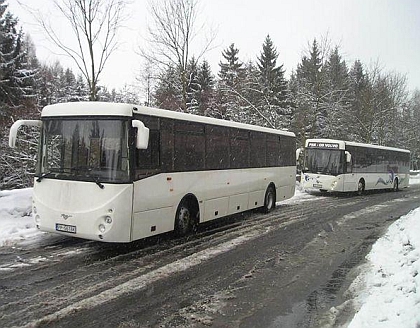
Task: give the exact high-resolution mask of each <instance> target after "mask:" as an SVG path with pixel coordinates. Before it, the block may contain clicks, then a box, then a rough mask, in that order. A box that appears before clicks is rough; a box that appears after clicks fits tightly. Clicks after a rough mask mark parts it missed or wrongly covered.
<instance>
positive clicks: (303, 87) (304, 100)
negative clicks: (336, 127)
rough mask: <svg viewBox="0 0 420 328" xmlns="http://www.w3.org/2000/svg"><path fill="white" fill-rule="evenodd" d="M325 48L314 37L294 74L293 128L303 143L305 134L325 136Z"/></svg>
mask: <svg viewBox="0 0 420 328" xmlns="http://www.w3.org/2000/svg"><path fill="white" fill-rule="evenodd" d="M324 52H325V51H324V50H323V49H321V48H320V47H319V45H318V42H317V41H316V40H314V41H313V43H312V45H311V46H310V49H309V51H308V55H304V56H303V57H302V60H301V62H300V63H299V64H298V67H297V69H296V72H294V73H293V74H292V76H291V81H290V89H291V90H292V91H293V95H292V102H293V106H294V113H293V119H292V128H293V130H294V131H295V133H296V135H297V136H298V143H299V144H303V143H304V141H305V139H306V138H311V137H324V136H325V133H326V132H327V131H326V130H325V128H326V124H327V121H326V115H327V113H326V111H325V108H324V107H323V103H322V102H323V100H324V96H325V94H326V93H327V90H326V79H325V72H324V71H323V70H322V68H323V65H324V56H323V54H324Z"/></svg>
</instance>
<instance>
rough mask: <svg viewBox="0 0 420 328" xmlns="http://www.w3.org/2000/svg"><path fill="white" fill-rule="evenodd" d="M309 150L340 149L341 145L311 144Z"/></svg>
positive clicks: (328, 143)
mask: <svg viewBox="0 0 420 328" xmlns="http://www.w3.org/2000/svg"><path fill="white" fill-rule="evenodd" d="M308 148H328V149H339V145H338V143H330V142H309V143H308Z"/></svg>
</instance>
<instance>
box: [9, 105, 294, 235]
mask: <svg viewBox="0 0 420 328" xmlns="http://www.w3.org/2000/svg"><path fill="white" fill-rule="evenodd" d="M22 125H35V126H39V127H40V128H41V134H40V141H39V155H38V164H37V170H36V177H35V179H34V193H33V216H34V219H35V222H36V226H37V227H38V228H39V229H40V230H42V231H49V232H56V233H61V234H66V235H70V236H76V237H80V238H86V239H91V240H100V241H107V242H130V241H133V240H137V239H140V238H145V237H148V236H152V235H156V234H160V233H164V232H168V231H172V230H175V231H176V232H177V234H178V235H184V234H186V233H188V232H190V231H191V230H192V228H193V226H195V225H196V224H198V223H200V222H205V221H209V220H213V219H216V218H221V217H224V216H227V215H230V214H234V213H238V212H242V211H246V210H250V209H254V208H262V209H264V210H265V211H267V212H268V211H270V210H271V209H273V208H274V207H275V202H276V201H280V200H284V199H287V198H289V197H292V196H293V195H294V190H295V172H296V157H295V156H296V154H295V149H296V143H295V135H294V134H293V133H291V132H286V131H279V130H275V129H269V128H263V127H258V126H252V125H247V124H240V123H235V122H231V121H225V120H219V119H214V118H208V117H201V116H195V115H191V114H184V113H177V112H173V111H167V110H162V109H154V108H148V107H143V106H134V105H128V104H113V103H100V102H75V103H64V104H56V105H50V106H46V107H45V108H44V109H43V110H42V113H41V119H40V120H39V121H37V120H31V121H25V120H19V121H17V122H15V123H14V124H13V126H12V127H11V129H10V137H9V143H10V146H11V147H14V145H15V142H16V138H17V131H18V129H19V127H20V126H22Z"/></svg>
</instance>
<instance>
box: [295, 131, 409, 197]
mask: <svg viewBox="0 0 420 328" xmlns="http://www.w3.org/2000/svg"><path fill="white" fill-rule="evenodd" d="M302 150H303V151H304V152H303V154H304V156H303V167H302V173H301V185H302V187H303V188H304V189H305V190H320V191H324V192H351V191H356V192H358V193H359V194H362V193H363V192H364V191H365V190H373V189H394V190H395V191H397V190H398V189H399V188H405V187H407V186H408V183H409V176H410V152H409V151H408V150H405V149H399V148H392V147H384V146H377V145H370V144H362V143H356V142H349V141H343V140H332V139H307V140H306V143H305V148H304V149H302ZM300 153H301V149H298V151H297V157H299V156H300Z"/></svg>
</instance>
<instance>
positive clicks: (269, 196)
mask: <svg viewBox="0 0 420 328" xmlns="http://www.w3.org/2000/svg"><path fill="white" fill-rule="evenodd" d="M275 207H276V189H275V188H274V186H273V185H272V184H270V185H269V186H268V187H267V190H266V192H265V197H264V205H263V207H262V210H263V212H264V213H270V212H271V211H272V210H273V209H274V208H275Z"/></svg>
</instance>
